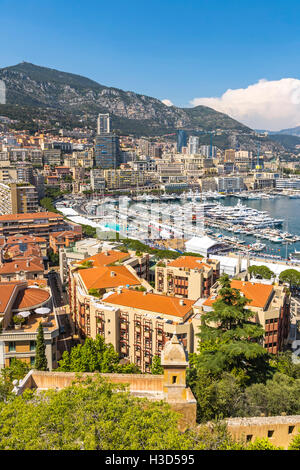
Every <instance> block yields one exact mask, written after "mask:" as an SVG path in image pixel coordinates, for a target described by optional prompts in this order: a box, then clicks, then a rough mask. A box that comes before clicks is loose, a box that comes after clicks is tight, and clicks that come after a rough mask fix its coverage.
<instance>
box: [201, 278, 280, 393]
mask: <svg viewBox="0 0 300 470" xmlns="http://www.w3.org/2000/svg"><path fill="white" fill-rule="evenodd" d="M219 282H220V285H221V289H220V290H219V292H218V299H217V300H216V301H215V302H214V303H213V308H212V310H211V311H210V312H207V313H204V314H203V315H202V324H201V329H200V333H198V337H199V338H200V343H199V350H200V354H199V357H198V360H197V366H198V367H200V368H201V369H203V370H204V371H208V372H209V373H211V374H214V375H215V376H220V375H221V374H222V373H223V372H231V373H233V374H234V375H235V376H236V377H239V379H240V380H241V382H242V383H245V384H246V383H252V382H257V381H262V380H264V378H266V376H268V374H269V373H270V369H271V368H270V366H269V362H268V359H269V356H268V353H267V351H266V350H265V349H264V348H263V347H262V346H261V344H260V342H261V341H262V339H263V335H264V330H263V328H262V327H261V325H258V324H256V323H255V322H254V321H253V318H254V317H255V315H254V313H253V312H251V310H249V309H246V308H245V307H246V305H247V304H249V302H250V299H247V298H245V297H243V296H242V295H241V293H240V292H239V291H238V290H237V289H233V288H231V287H230V280H229V277H228V276H227V275H224V276H222V277H221V278H220V279H219Z"/></svg>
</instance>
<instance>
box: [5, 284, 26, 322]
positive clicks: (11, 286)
mask: <svg viewBox="0 0 300 470" xmlns="http://www.w3.org/2000/svg"><path fill="white" fill-rule="evenodd" d="M22 284H23V285H24V286H26V283H24V282H23V281H15V282H0V314H3V313H4V312H5V310H6V307H7V305H8V303H9V301H10V299H11V296H12V295H13V292H14V290H15V288H16V287H17V286H20V285H22Z"/></svg>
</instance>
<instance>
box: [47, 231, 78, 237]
mask: <svg viewBox="0 0 300 470" xmlns="http://www.w3.org/2000/svg"><path fill="white" fill-rule="evenodd" d="M79 235H80V233H79V232H75V231H74V230H63V231H61V232H51V233H50V234H49V237H50V238H60V237H71V238H74V237H76V236H77V237H78V236H79Z"/></svg>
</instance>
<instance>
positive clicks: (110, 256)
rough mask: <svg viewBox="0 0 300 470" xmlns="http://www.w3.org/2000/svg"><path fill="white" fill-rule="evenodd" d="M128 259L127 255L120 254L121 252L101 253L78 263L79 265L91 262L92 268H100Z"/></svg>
mask: <svg viewBox="0 0 300 470" xmlns="http://www.w3.org/2000/svg"><path fill="white" fill-rule="evenodd" d="M127 258H128V253H122V251H115V250H109V251H106V252H105V251H102V253H97V254H96V255H94V256H90V257H89V258H86V259H84V260H82V261H81V262H80V264H82V263H84V261H93V267H96V266H98V267H100V266H108V265H110V264H112V263H115V262H117V261H122V260H125V259H127Z"/></svg>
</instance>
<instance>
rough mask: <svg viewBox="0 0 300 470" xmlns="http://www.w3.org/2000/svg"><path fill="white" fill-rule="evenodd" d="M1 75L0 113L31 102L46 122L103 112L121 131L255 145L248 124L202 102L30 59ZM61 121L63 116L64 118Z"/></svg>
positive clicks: (226, 144)
mask: <svg viewBox="0 0 300 470" xmlns="http://www.w3.org/2000/svg"><path fill="white" fill-rule="evenodd" d="M0 79H2V80H3V81H4V82H5V84H6V90H7V100H6V102H7V105H6V107H5V105H2V106H1V105H0V115H1V114H3V112H4V113H5V112H8V108H9V107H11V106H12V107H13V108H15V107H16V106H19V107H23V112H24V113H25V111H26V107H27V108H28V110H29V114H31V113H30V108H36V109H39V110H40V111H41V112H43V111H45V110H47V112H48V114H49V116H50V120H51V124H52V123H53V122H54V123H55V119H56V120H58V121H59V117H57V115H58V114H59V113H60V114H61V115H63V114H64V113H65V114H69V115H70V121H71V122H72V123H74V122H78V123H80V122H85V123H87V124H88V125H89V126H90V127H93V128H94V129H95V122H96V117H97V115H98V114H99V113H103V112H108V113H110V114H111V116H112V123H113V126H114V128H115V129H116V130H117V131H119V132H121V133H122V132H124V133H129V134H130V133H133V134H136V135H148V136H155V135H161V134H164V133H168V132H170V133H171V132H175V131H176V130H178V129H185V130H186V131H187V132H188V134H194V135H199V136H200V141H201V143H209V141H210V140H209V139H210V137H209V133H210V132H212V131H213V132H214V134H215V135H216V137H214V142H215V145H218V146H220V148H223V147H225V148H226V147H227V148H229V147H232V146H233V145H235V143H236V139H237V136H238V137H239V136H241V141H243V142H245V141H247V142H248V143H249V146H248V147H249V150H254V149H255V148H256V145H257V144H256V140H257V139H256V137H255V136H254V131H253V130H252V129H250V128H249V127H247V126H245V125H243V124H241V123H240V122H238V121H236V120H235V119H232V118H231V117H229V116H228V115H226V114H224V113H220V112H218V111H215V110H214V109H212V108H208V107H206V106H201V105H200V106H196V107H193V108H179V107H176V106H167V105H165V104H164V103H163V102H162V101H160V100H159V99H157V98H153V97H150V96H147V95H142V94H138V93H135V92H133V91H124V90H122V89H119V88H113V87H108V86H106V85H102V84H99V83H98V82H96V81H94V80H91V79H89V78H86V77H84V76H82V75H77V74H72V73H68V72H62V71H59V70H56V69H52V68H48V67H43V66H39V65H35V64H32V63H30V62H21V63H20V64H16V65H13V66H9V67H4V68H2V69H0ZM13 108H10V112H11V113H13ZM8 117H9V116H8ZM51 118H53V119H51ZM71 118H72V119H71ZM32 119H33V118H32ZM62 122H66V121H65V118H64V119H63V120H62ZM53 125H54V124H53ZM248 135H249V138H248V137H247V136H248ZM264 145H265V147H266V149H269V148H272V149H274V148H276V146H277V147H278V144H275V143H273V142H271V141H267V139H265V140H264V141H263V142H262V146H264ZM279 147H280V146H279ZM279 147H278V148H279Z"/></svg>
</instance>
